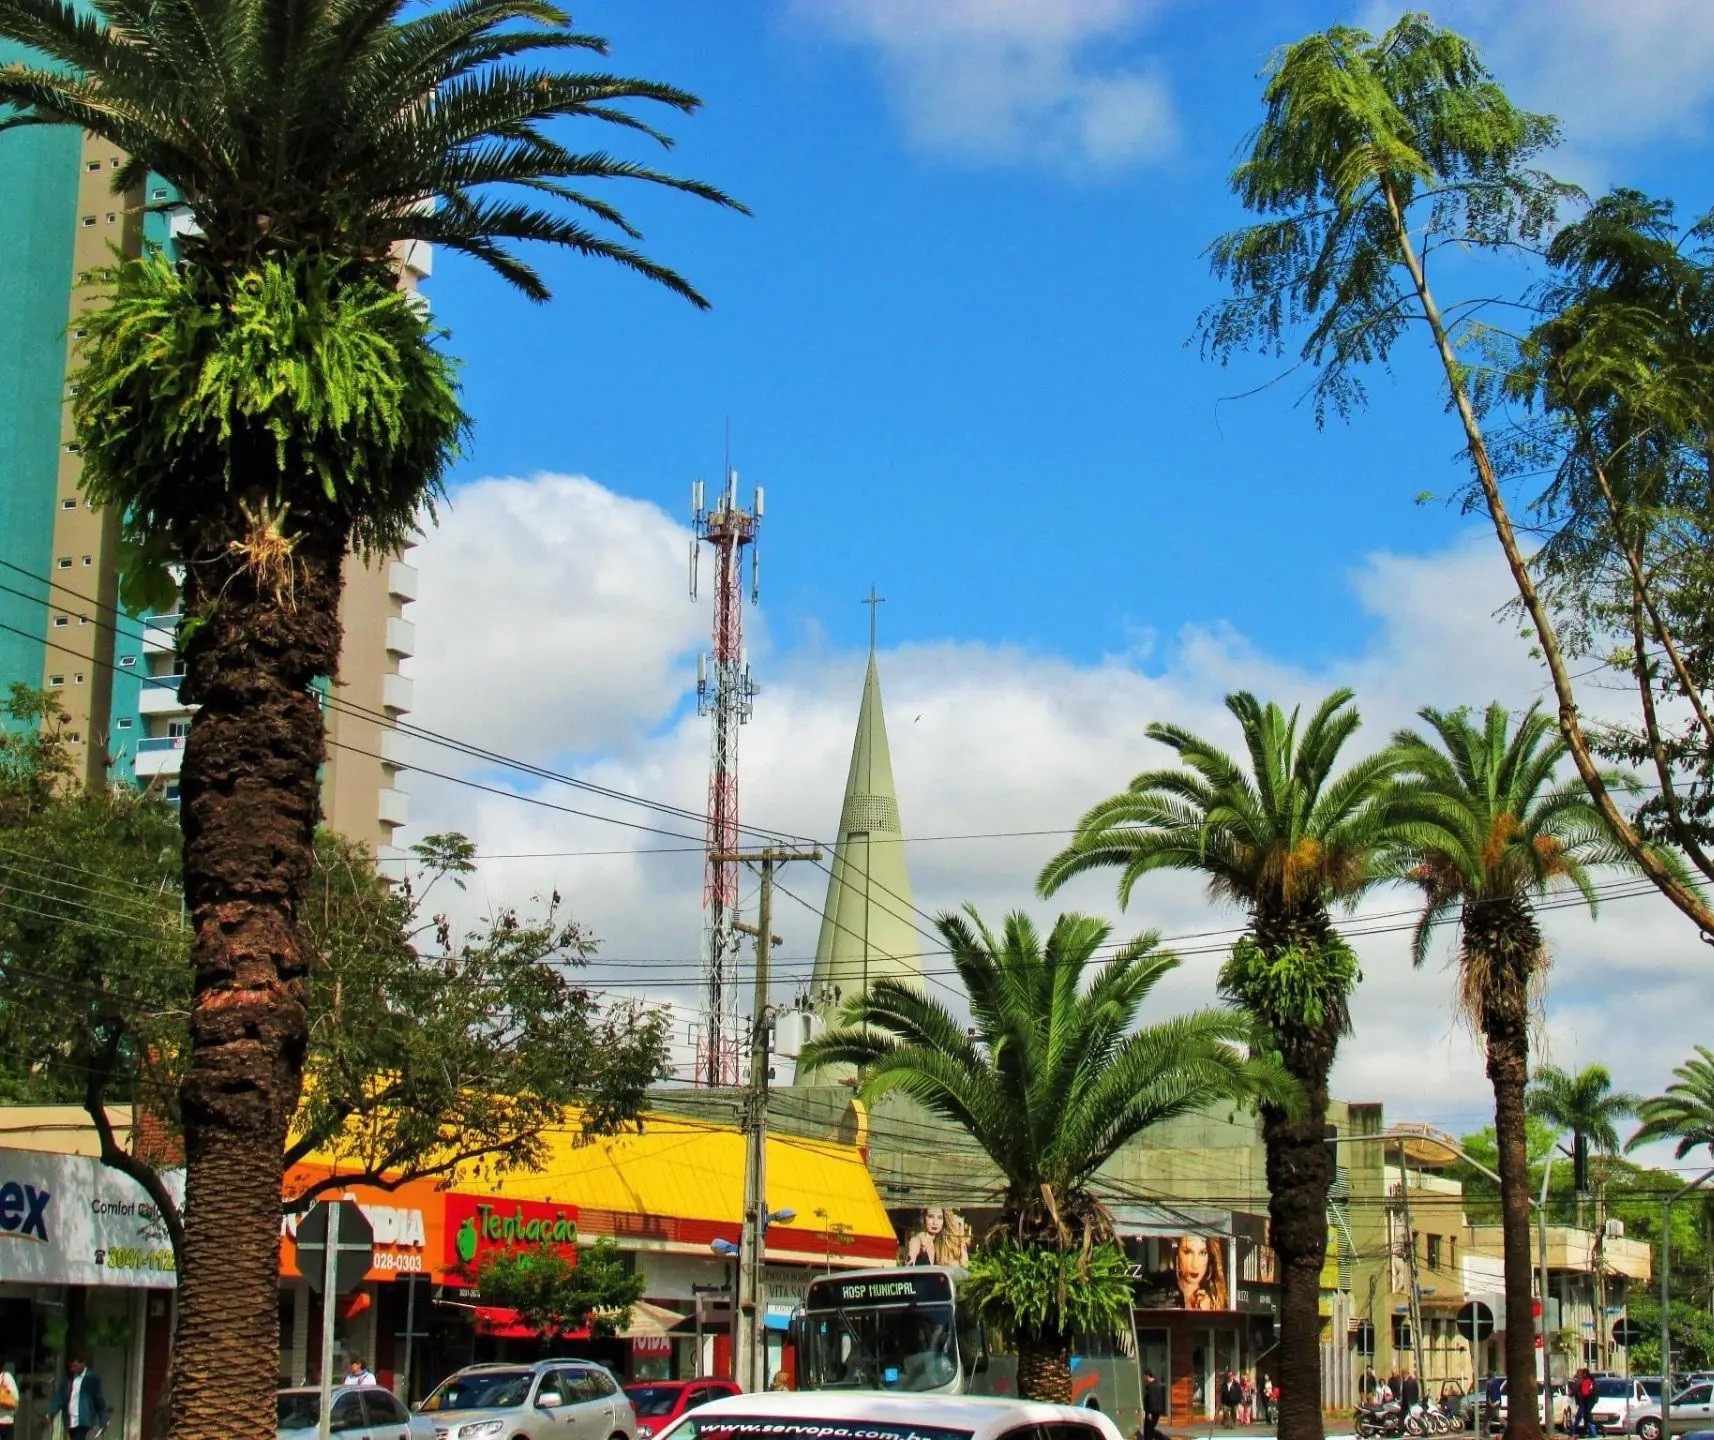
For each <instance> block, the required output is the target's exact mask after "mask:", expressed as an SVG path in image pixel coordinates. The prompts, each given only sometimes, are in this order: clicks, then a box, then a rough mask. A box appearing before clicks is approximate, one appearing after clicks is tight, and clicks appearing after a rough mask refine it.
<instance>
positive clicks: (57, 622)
mask: <svg viewBox="0 0 1714 1440" xmlns="http://www.w3.org/2000/svg"><path fill="white" fill-rule="evenodd" d="M69 624H71V616H69V615H56V616H54V629H56V630H61V629H64V628H65V626H67V625H69Z"/></svg>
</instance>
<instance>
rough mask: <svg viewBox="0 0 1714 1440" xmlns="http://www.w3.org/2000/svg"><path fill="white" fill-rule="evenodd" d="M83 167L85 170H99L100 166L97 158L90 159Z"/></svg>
mask: <svg viewBox="0 0 1714 1440" xmlns="http://www.w3.org/2000/svg"><path fill="white" fill-rule="evenodd" d="M83 168H84V169H85V170H99V169H100V168H101V162H100V161H99V160H91V161H90V162H89V164H87V165H85V166H84V167H83Z"/></svg>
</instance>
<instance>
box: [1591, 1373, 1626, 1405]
mask: <svg viewBox="0 0 1714 1440" xmlns="http://www.w3.org/2000/svg"><path fill="white" fill-rule="evenodd" d="M1630 1393H1631V1382H1630V1381H1629V1380H1622V1379H1619V1378H1617V1377H1612V1376H1610V1377H1608V1378H1607V1379H1605V1380H1597V1381H1596V1382H1595V1398H1596V1399H1598V1400H1623V1399H1624V1398H1625V1397H1626V1396H1627V1395H1629V1394H1630Z"/></svg>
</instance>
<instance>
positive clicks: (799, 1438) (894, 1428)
mask: <svg viewBox="0 0 1714 1440" xmlns="http://www.w3.org/2000/svg"><path fill="white" fill-rule="evenodd" d="M973 1434H975V1431H973V1430H953V1429H949V1428H948V1427H947V1426H945V1425H897V1424H893V1423H891V1422H880V1423H877V1422H876V1421H874V1420H870V1419H866V1418H864V1417H863V1416H862V1415H853V1416H852V1417H851V1418H850V1419H842V1418H838V1417H835V1416H825V1417H824V1416H819V1415H818V1416H817V1417H816V1418H815V1419H814V1420H794V1419H793V1418H792V1417H790V1416H789V1415H757V1416H748V1415H708V1416H702V1415H698V1414H697V1413H696V1412H695V1411H694V1410H693V1411H692V1412H691V1413H690V1414H689V1415H686V1416H685V1417H684V1419H682V1420H680V1421H679V1422H678V1424H676V1425H674V1426H673V1428H672V1429H671V1430H669V1431H667V1433H666V1436H665V1437H664V1440H970V1437H971V1436H972V1435H973Z"/></svg>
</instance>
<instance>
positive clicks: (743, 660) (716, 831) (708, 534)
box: [690, 465, 762, 1085]
mask: <svg viewBox="0 0 1714 1440" xmlns="http://www.w3.org/2000/svg"><path fill="white" fill-rule="evenodd" d="M690 506H691V528H692V531H693V533H694V535H695V538H694V539H693V540H692V541H691V542H690V598H691V599H692V600H694V599H696V598H697V591H698V583H699V575H698V570H699V568H700V564H701V557H702V547H703V546H704V545H706V546H708V547H709V549H710V550H711V551H712V552H713V564H714V647H713V650H712V651H711V652H710V653H709V654H706V655H698V656H697V658H696V710H697V714H699V715H708V716H712V717H713V721H714V724H713V726H712V730H713V734H712V737H711V745H710V751H709V769H708V854H707V859H706V861H705V863H704V874H703V887H702V908H703V918H704V922H705V931H706V935H707V940H706V944H707V952H708V953H707V957H706V966H705V970H704V975H705V978H706V980H707V987H708V989H707V997H706V1006H707V1010H706V1014H705V1016H704V1020H703V1025H702V1030H701V1033H700V1035H699V1037H698V1039H697V1045H696V1070H697V1081H698V1083H700V1084H704V1085H736V1084H737V1083H738V1062H739V1054H740V1051H741V1050H742V1048H743V1046H742V1037H741V1035H740V1033H739V1025H738V1015H737V1005H736V1003H735V1002H736V997H737V985H736V979H737V977H736V975H735V974H734V973H733V972H734V968H735V965H736V959H737V954H738V944H737V941H738V934H737V930H736V929H735V928H734V927H735V924H736V921H737V919H738V872H739V869H740V868H741V867H740V866H739V865H738V863H737V862H736V861H734V860H731V859H728V858H726V857H727V856H730V855H731V854H732V853H733V852H734V851H735V850H737V849H738V727H739V726H740V725H742V724H743V723H744V722H745V721H746V720H748V719H749V718H750V714H751V711H752V710H753V709H754V708H755V701H756V686H755V683H754V682H753V681H752V680H751V679H750V662H749V659H748V657H747V656H746V654H745V652H744V549H745V547H746V546H748V547H749V549H750V603H751V604H752V605H754V604H755V603H756V599H757V596H758V595H759V594H760V587H761V573H762V572H761V560H760V557H759V555H758V553H757V549H756V533H757V531H758V530H760V528H761V524H762V488H761V486H759V485H758V486H757V487H756V492H755V499H754V501H753V502H752V505H751V508H750V509H748V510H745V509H743V508H742V507H741V506H740V505H739V504H738V472H737V471H736V470H734V469H733V468H732V467H731V466H730V465H727V466H726V477H725V480H724V481H723V482H722V484H721V487H720V493H719V495H718V496H717V497H716V499H715V502H714V505H713V506H712V507H710V506H707V505H705V504H704V503H703V484H702V481H700V480H698V481H696V482H694V483H693V484H692V485H691V489H690Z"/></svg>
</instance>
